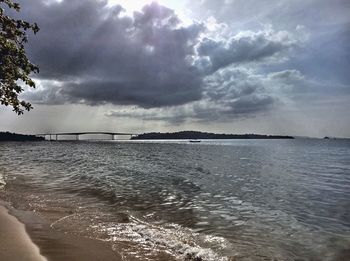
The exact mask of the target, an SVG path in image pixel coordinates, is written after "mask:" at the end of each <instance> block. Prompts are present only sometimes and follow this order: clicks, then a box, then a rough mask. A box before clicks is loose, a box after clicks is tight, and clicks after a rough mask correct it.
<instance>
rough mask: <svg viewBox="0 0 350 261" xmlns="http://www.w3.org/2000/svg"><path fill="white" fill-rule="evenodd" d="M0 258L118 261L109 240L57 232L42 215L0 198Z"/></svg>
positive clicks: (31, 260) (119, 257) (37, 260)
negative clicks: (16, 206) (16, 207)
mask: <svg viewBox="0 0 350 261" xmlns="http://www.w3.org/2000/svg"><path fill="white" fill-rule="evenodd" d="M0 234H1V237H0V260H11V261H22V260H26V261H48V260H50V261H80V260H86V261H100V260H101V261H102V260H110V261H120V260H122V257H121V255H120V254H119V253H118V252H116V251H114V250H113V249H112V247H111V246H110V245H109V244H108V242H104V241H101V240H97V239H91V238H86V237H82V236H76V235H70V234H68V233H66V232H61V231H58V230H56V229H54V228H52V227H51V226H50V223H49V222H48V221H47V220H46V219H45V218H43V217H41V215H39V214H38V213H36V212H33V211H24V210H19V209H15V208H13V207H12V206H11V205H10V204H9V203H8V202H4V201H1V200H0Z"/></svg>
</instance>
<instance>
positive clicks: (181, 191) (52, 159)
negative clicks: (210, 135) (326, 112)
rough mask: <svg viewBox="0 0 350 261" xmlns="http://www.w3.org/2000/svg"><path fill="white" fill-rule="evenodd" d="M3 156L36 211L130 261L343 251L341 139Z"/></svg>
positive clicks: (85, 148)
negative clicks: (47, 212)
mask: <svg viewBox="0 0 350 261" xmlns="http://www.w3.org/2000/svg"><path fill="white" fill-rule="evenodd" d="M0 151H1V154H0V176H1V175H3V176H4V179H5V181H6V182H7V183H8V185H11V184H13V186H16V183H17V185H18V184H20V183H23V184H25V185H26V186H27V191H29V192H30V195H33V196H32V197H27V198H28V200H29V201H31V202H32V206H33V208H38V209H39V208H41V207H42V208H47V207H48V206H51V207H52V206H53V204H54V206H55V207H56V208H62V207H65V208H69V209H71V210H72V213H74V216H73V215H72V218H70V217H68V218H66V219H65V220H63V221H62V223H65V224H64V227H65V228H67V227H73V226H74V224H79V225H78V226H76V227H75V228H74V229H76V230H79V231H80V232H81V231H84V230H86V227H88V230H89V231H90V232H89V233H90V236H91V235H93V236H95V237H102V236H103V237H104V238H107V239H108V240H111V241H113V242H114V243H115V244H116V245H120V244H122V243H125V242H128V243H129V246H134V247H132V248H131V247H129V248H124V251H125V256H126V258H127V260H128V258H130V259H131V258H139V259H140V260H146V259H150V260H151V259H152V260H154V259H157V258H158V259H160V257H159V256H161V253H167V254H169V255H170V256H172V257H173V258H174V259H177V258H179V259H180V260H181V259H183V258H184V257H186V255H187V257H188V256H190V255H194V256H201V257H202V258H204V259H205V260H220V259H222V260H225V259H226V258H229V257H233V256H235V257H237V259H238V260H271V259H273V258H276V259H277V260H297V259H298V260H300V259H301V260H311V259H312V260H342V259H341V257H342V256H344V253H345V254H346V253H349V251H350V250H349V247H350V141H348V140H316V139H315V140H314V139H295V140H227V141H220V140H217V141H202V142H201V143H199V144H190V143H188V141H162V142H161V141H157V142H150V141H148V142H142V141H137V142H131V141H130V142H129V141H124V142H103V141H96V142H88V141H80V142H68V141H67V142H38V143H1V144H0ZM0 180H1V179H0ZM58 225H59V224H58ZM85 226H86V227H85ZM131 250H132V251H131Z"/></svg>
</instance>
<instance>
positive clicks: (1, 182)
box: [0, 173, 6, 189]
mask: <svg viewBox="0 0 350 261" xmlns="http://www.w3.org/2000/svg"><path fill="white" fill-rule="evenodd" d="M5 186H6V182H5V178H4V176H3V175H2V174H1V173H0V189H4V188H5Z"/></svg>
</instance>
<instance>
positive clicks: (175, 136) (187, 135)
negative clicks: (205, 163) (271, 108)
mask: <svg viewBox="0 0 350 261" xmlns="http://www.w3.org/2000/svg"><path fill="white" fill-rule="evenodd" d="M131 139H132V140H196V139H200V140H208V139H210V140H215V139H294V137H292V136H282V135H260V134H217V133H209V132H200V131H180V132H173V133H169V132H167V133H160V132H150V133H144V134H139V135H137V136H134V137H132V138H131Z"/></svg>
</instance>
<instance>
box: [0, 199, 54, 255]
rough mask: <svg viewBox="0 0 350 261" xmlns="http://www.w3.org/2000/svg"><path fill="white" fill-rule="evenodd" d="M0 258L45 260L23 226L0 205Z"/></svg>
mask: <svg viewBox="0 0 350 261" xmlns="http://www.w3.org/2000/svg"><path fill="white" fill-rule="evenodd" d="M0 235H1V237H0V260H12V261H22V260H27V261H46V260H47V259H46V258H45V257H43V256H42V255H41V254H40V251H39V248H38V247H37V246H36V245H35V244H34V243H33V242H32V240H31V239H30V237H29V236H28V234H27V233H26V231H25V226H24V225H23V224H22V223H20V222H19V221H18V220H17V219H16V218H15V217H14V216H11V215H10V214H9V213H8V210H7V209H6V208H5V207H3V206H0Z"/></svg>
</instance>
